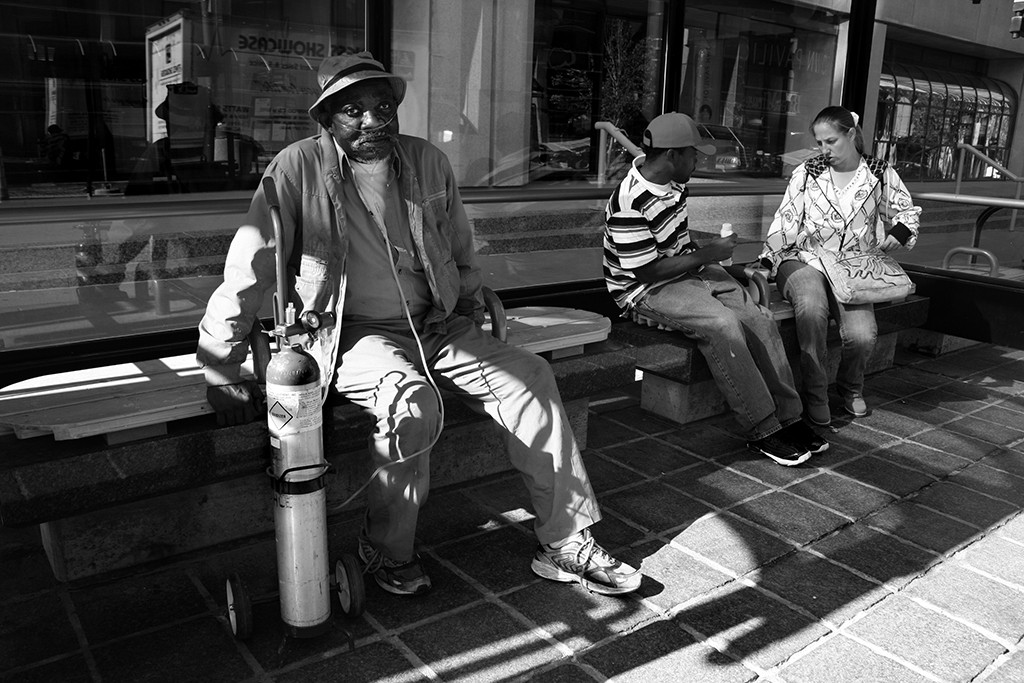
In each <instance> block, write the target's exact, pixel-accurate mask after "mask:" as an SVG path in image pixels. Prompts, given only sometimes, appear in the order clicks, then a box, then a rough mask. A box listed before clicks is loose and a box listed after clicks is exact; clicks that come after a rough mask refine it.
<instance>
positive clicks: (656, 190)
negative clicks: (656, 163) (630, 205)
mask: <svg viewBox="0 0 1024 683" xmlns="http://www.w3.org/2000/svg"><path fill="white" fill-rule="evenodd" d="M646 160H647V155H646V154H641V155H640V156H638V157H636V158H635V159H633V168H632V169H630V175H632V176H633V178H634V179H635V180H636V182H638V183H640V184H641V185H643V186H644V188H645V189H647V191H649V192H650V193H651V194H653V195H657V196H659V197H663V196H665V195H667V194H669V193H670V192H671V191H672V181H671V180H670V181H669V182H667V183H665V184H664V185H659V184H658V183H652V182H651V181H650V180H648V179H647V178H645V177H644V174H643V173H641V172H640V167H641V166H643V165H644V162H645V161H646Z"/></svg>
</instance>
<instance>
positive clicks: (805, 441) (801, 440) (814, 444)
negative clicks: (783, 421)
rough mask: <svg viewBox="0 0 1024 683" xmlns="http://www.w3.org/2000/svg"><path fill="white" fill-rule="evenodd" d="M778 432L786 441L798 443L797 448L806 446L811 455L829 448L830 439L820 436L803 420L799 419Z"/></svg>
mask: <svg viewBox="0 0 1024 683" xmlns="http://www.w3.org/2000/svg"><path fill="white" fill-rule="evenodd" d="M778 434H779V436H780V437H782V438H783V439H785V440H786V441H789V442H790V443H792V444H794V445H796V447H797V448H806V449H807V450H808V451H809V452H810V453H811V455H813V454H815V453H824V452H825V451H827V450H828V441H826V440H825V439H823V438H821V437H820V436H818V433H817V432H816V431H814V430H813V429H811V428H810V427H809V426H808V425H807V423H805V422H804V421H803V420H797V421H796V422H794V423H793V424H791V425H789V426H788V427H783V428H782V430H781V431H780V432H779V433H778Z"/></svg>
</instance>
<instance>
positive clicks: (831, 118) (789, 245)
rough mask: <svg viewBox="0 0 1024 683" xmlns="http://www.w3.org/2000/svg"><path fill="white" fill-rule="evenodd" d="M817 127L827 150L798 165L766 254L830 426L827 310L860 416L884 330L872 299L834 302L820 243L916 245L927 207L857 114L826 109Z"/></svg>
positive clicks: (855, 247) (808, 380)
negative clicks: (869, 143)
mask: <svg viewBox="0 0 1024 683" xmlns="http://www.w3.org/2000/svg"><path fill="white" fill-rule="evenodd" d="M811 132H812V133H813V135H814V140H815V143H816V144H817V146H818V149H819V151H820V152H821V154H819V155H818V156H815V157H812V158H810V159H808V160H807V161H805V162H804V163H802V164H800V165H799V166H797V167H796V168H795V169H794V170H793V174H792V176H791V177H790V180H789V185H788V187H787V188H786V193H785V195H784V196H783V198H782V203H781V204H780V206H779V208H778V210H777V211H776V212H775V218H774V219H773V220H772V225H771V227H770V228H769V229H768V236H767V237H766V239H765V245H764V250H763V251H762V253H761V256H760V258H761V262H762V264H764V266H765V267H767V268H770V269H771V275H772V276H774V277H775V278H776V282H777V284H778V288H779V291H780V292H782V295H783V296H784V297H785V298H786V299H788V300H789V301H790V302H791V303H792V304H793V312H794V316H795V318H796V330H797V339H798V341H799V343H800V374H801V375H802V387H801V391H802V392H803V398H804V406H805V411H806V415H807V418H808V419H809V420H810V421H811V422H812V423H814V424H816V425H819V426H825V425H828V424H829V423H830V422H831V419H832V416H831V412H830V410H829V403H828V393H827V387H828V374H827V364H826V345H825V340H826V334H827V331H828V319H829V315H830V314H831V316H832V317H833V318H835V320H836V322H837V323H838V325H839V334H840V338H841V339H842V347H843V351H842V359H841V361H840V364H839V371H838V374H837V375H836V389H837V390H838V392H839V394H840V395H841V396H842V399H843V408H844V409H845V410H846V412H847V413H849V414H851V415H853V416H854V417H863V416H865V415H867V414H868V407H867V403H866V402H865V401H864V369H865V367H866V366H867V362H868V358H869V357H870V355H871V352H872V350H873V349H874V346H875V339H876V337H877V332H878V328H877V325H876V323H875V312H874V308H873V307H872V305H871V304H860V305H852V304H841V303H839V302H838V301H836V299H835V297H834V296H833V295H832V292H831V290H830V288H829V285H828V283H827V281H826V280H825V276H824V274H823V272H822V270H821V264H820V261H819V259H818V257H817V256H816V255H815V249H816V248H823V249H828V250H830V251H835V252H839V251H869V250H871V249H881V250H882V251H891V250H893V249H898V248H900V247H906V248H907V249H911V248H912V247H913V246H914V243H915V242H916V241H917V234H918V227H919V224H920V215H921V208H920V207H917V206H914V204H913V202H912V201H911V198H910V193H909V192H908V191H907V188H906V186H905V185H904V184H903V181H902V180H900V177H899V175H898V174H897V173H896V171H895V170H894V169H893V168H892V167H891V166H890V165H889V164H888V163H886V162H885V161H882V160H881V159H876V158H874V157H870V156H867V155H865V154H864V139H863V133H862V132H861V129H860V125H859V120H858V118H857V116H856V114H853V113H852V112H850V111H848V110H846V109H844V108H843V107H826V108H825V109H822V110H821V112H819V113H818V115H817V116H816V117H815V119H814V121H813V122H812V123H811Z"/></svg>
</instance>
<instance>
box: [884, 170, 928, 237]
mask: <svg viewBox="0 0 1024 683" xmlns="http://www.w3.org/2000/svg"><path fill="white" fill-rule="evenodd" d="M884 173H885V197H883V198H882V201H884V202H885V208H886V210H885V215H887V216H890V218H889V219H888V221H887V222H888V224H889V225H888V229H889V231H890V232H892V231H893V229H894V228H896V229H897V237H898V238H904V239H900V242H901V243H903V246H904V247H906V248H907V249H913V248H914V245H915V244H917V236H918V233H919V232H920V229H921V207H920V206H914V202H913V200H912V199H911V197H910V192H909V191H908V190H907V186H906V185H904V184H903V180H902V179H901V178H900V176H899V174H898V173H897V172H896V169H894V168H893V167H892V166H890V165H888V164H886V166H885V171H884ZM899 225H902V226H903V228H902V229H900V228H897V226H899Z"/></svg>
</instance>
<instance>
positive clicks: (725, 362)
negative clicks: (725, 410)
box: [635, 264, 802, 439]
mask: <svg viewBox="0 0 1024 683" xmlns="http://www.w3.org/2000/svg"><path fill="white" fill-rule="evenodd" d="M635 307H636V310H637V312H638V313H640V314H642V315H644V316H645V317H648V318H650V319H652V320H655V321H657V322H659V323H662V324H663V325H665V326H667V327H671V328H672V329H675V330H679V331H680V332H682V333H683V334H685V335H686V336H687V337H689V338H690V339H693V340H694V341H695V342H696V343H697V348H698V349H700V352H701V353H702V354H704V358H705V359H706V360H707V362H708V366H709V367H710V368H711V375H712V376H713V377H714V378H715V382H716V383H717V385H718V389H719V390H720V391H721V392H722V394H723V395H724V396H725V400H726V403H728V404H729V407H730V408H731V409H732V412H733V415H735V417H736V420H737V422H739V424H740V427H741V429H743V431H744V432H746V433H747V434H748V435H749V438H751V439H760V438H763V437H765V436H768V435H770V434H773V433H774V432H777V431H778V430H779V429H781V428H782V427H786V426H788V425H789V424H791V423H793V422H796V421H797V420H799V419H800V413H801V411H802V405H801V403H800V395H799V394H798V393H797V390H796V388H795V386H794V382H793V371H792V370H791V369H790V367H789V360H787V358H786V350H785V348H783V345H782V337H780V336H779V330H778V328H777V327H776V325H775V320H774V318H772V314H771V312H770V311H768V310H767V309H766V308H763V307H761V306H758V305H757V304H756V303H755V302H754V301H753V300H752V299H751V298H750V296H749V295H748V294H747V291H746V289H744V288H743V287H742V286H741V285H740V283H739V282H737V281H736V280H735V279H734V278H733V277H732V276H730V275H729V274H728V273H727V272H725V270H724V269H722V268H721V267H720V266H718V265H717V264H713V265H707V266H705V267H704V268H702V269H701V270H700V272H699V273H691V274H688V275H686V276H684V277H683V278H682V279H680V280H676V281H673V282H669V283H667V284H664V285H660V286H658V287H655V288H654V289H652V290H650V291H649V292H647V293H645V294H644V295H642V296H641V297H640V298H639V299H638V300H637V301H636V302H635Z"/></svg>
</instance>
